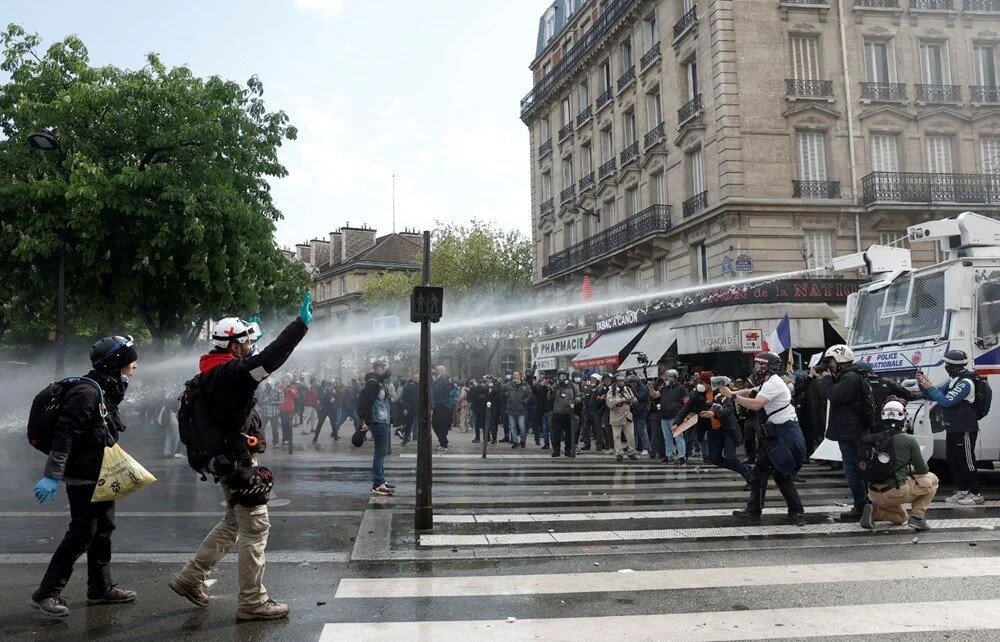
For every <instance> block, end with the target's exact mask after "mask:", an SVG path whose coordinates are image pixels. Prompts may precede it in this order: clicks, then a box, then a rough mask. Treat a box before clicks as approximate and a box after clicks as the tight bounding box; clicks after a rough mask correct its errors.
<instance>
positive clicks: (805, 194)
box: [792, 181, 840, 198]
mask: <svg viewBox="0 0 1000 642" xmlns="http://www.w3.org/2000/svg"><path fill="white" fill-rule="evenodd" d="M792 196H794V197H795V198H840V181H792Z"/></svg>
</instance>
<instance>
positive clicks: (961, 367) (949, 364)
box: [944, 350, 969, 377]
mask: <svg viewBox="0 0 1000 642" xmlns="http://www.w3.org/2000/svg"><path fill="white" fill-rule="evenodd" d="M968 365H969V355H967V354H965V352H963V351H961V350H949V351H948V352H945V353H944V369H945V372H947V373H948V375H949V376H952V377H954V376H955V375H957V374H959V373H960V372H964V371H965V369H966V368H967V367H968Z"/></svg>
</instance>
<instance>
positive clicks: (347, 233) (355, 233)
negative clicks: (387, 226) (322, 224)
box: [340, 225, 375, 261]
mask: <svg viewBox="0 0 1000 642" xmlns="http://www.w3.org/2000/svg"><path fill="white" fill-rule="evenodd" d="M340 233H341V235H343V238H344V242H343V243H342V244H341V255H340V256H341V261H348V260H350V259H352V258H354V257H355V256H357V255H358V254H361V253H362V252H364V251H365V250H369V249H371V248H373V247H375V230H373V229H369V228H368V227H367V226H362V227H350V226H349V225H345V226H344V227H342V228H340Z"/></svg>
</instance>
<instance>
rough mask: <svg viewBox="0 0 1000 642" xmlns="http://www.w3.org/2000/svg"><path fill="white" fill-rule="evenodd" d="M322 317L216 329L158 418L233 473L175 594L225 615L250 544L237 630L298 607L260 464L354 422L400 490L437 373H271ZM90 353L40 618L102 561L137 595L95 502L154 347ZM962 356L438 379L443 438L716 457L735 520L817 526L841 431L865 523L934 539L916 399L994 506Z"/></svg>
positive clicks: (960, 480) (41, 495)
mask: <svg viewBox="0 0 1000 642" xmlns="http://www.w3.org/2000/svg"><path fill="white" fill-rule="evenodd" d="M311 321H312V308H311V298H310V297H309V295H306V298H305V300H304V301H303V305H302V310H301V312H300V315H299V317H298V318H296V319H295V320H294V321H293V322H292V323H290V324H289V325H288V326H287V327H286V328H285V329H284V330H283V331H282V332H281V333H280V335H279V336H278V337H277V338H276V339H275V340H274V341H272V342H271V343H270V344H269V345H268V346H267V347H266V348H264V349H263V350H261V351H258V350H257V347H256V345H255V344H256V342H257V340H258V339H260V338H261V337H262V336H263V333H262V332H261V330H260V328H259V324H257V323H256V322H255V321H251V322H249V323H247V322H244V321H242V320H240V319H238V318H235V317H233V318H227V319H223V320H222V321H220V322H219V323H218V324H217V326H216V328H215V330H214V331H213V337H212V340H213V343H214V346H213V349H212V350H211V351H210V352H208V353H207V354H204V355H202V357H201V359H200V362H199V374H198V375H196V376H195V377H194V378H192V379H191V380H189V381H188V382H185V384H184V393H183V395H182V397H181V399H180V400H168V401H167V402H166V403H164V404H162V406H161V407H159V409H158V415H157V420H158V421H159V422H160V423H161V424H164V422H166V423H165V424H164V425H167V426H168V427H169V430H168V432H167V437H166V441H165V449H164V454H165V455H166V456H168V457H173V456H177V455H180V450H181V445H180V443H179V442H180V441H183V446H184V447H185V448H186V454H185V455H181V456H184V457H186V458H187V460H188V463H189V464H190V465H191V467H192V468H194V470H196V471H197V472H199V473H200V474H201V475H202V476H203V479H205V478H207V476H209V475H210V476H212V477H213V478H215V480H216V481H218V482H219V486H220V488H221V491H222V494H223V496H224V498H225V500H226V510H225V513H224V514H223V517H222V520H221V521H220V522H219V523H218V524H217V525H216V526H215V528H214V529H212V531H211V532H209V533H208V535H207V536H206V537H205V539H204V541H203V542H202V544H201V545H200V546H199V548H198V550H197V551H196V552H195V553H194V555H193V556H192V558H191V559H190V561H188V562H187V564H185V565H184V567H183V568H182V569H181V570H180V572H179V573H178V574H177V575H176V576H175V577H173V579H171V580H170V581H169V586H170V588H171V589H172V590H173V591H174V592H175V593H177V594H178V595H180V596H181V597H183V598H185V599H187V600H188V601H189V602H191V603H192V604H194V605H196V606H198V607H200V608H205V607H207V606H209V604H210V598H209V596H208V595H207V594H206V593H205V591H204V585H205V581H206V579H207V578H208V576H209V574H210V573H211V572H212V570H213V568H214V567H215V566H216V564H217V563H218V561H219V560H220V559H221V557H222V556H224V555H225V554H226V553H227V552H228V551H229V550H231V549H232V548H234V547H237V548H238V551H239V555H238V575H239V585H240V590H239V596H238V603H239V605H238V609H237V613H236V617H237V618H238V619H241V620H269V619H277V618H283V617H285V616H287V614H288V606H287V605H286V604H282V603H279V602H276V601H275V600H273V599H272V598H271V597H270V595H269V594H268V592H267V590H266V589H265V588H264V585H263V582H262V580H263V575H264V567H265V547H266V543H267V537H268V532H269V528H270V523H269V520H268V512H267V501H268V495H269V492H270V489H271V486H272V484H273V476H272V474H271V471H270V470H269V469H267V468H265V467H263V466H260V465H259V461H258V456H259V455H260V454H261V453H263V452H264V450H265V448H266V437H267V429H268V426H270V427H271V434H272V439H273V442H274V443H277V444H281V445H284V444H288V443H290V442H291V441H292V437H293V430H294V427H295V426H301V432H302V434H303V435H308V434H311V435H312V440H313V441H314V442H315V441H317V440H318V439H319V437H320V436H321V433H322V431H323V429H324V427H325V425H326V422H327V420H329V422H330V425H331V428H330V430H331V438H332V439H333V440H334V441H336V440H339V438H340V430H341V427H342V425H343V424H344V423H345V422H346V421H347V420H348V419H350V420H351V422H352V424H353V427H354V434H353V436H352V439H351V441H352V443H353V444H354V445H355V446H360V445H362V444H363V443H364V441H366V434H367V435H371V440H372V441H373V442H374V453H373V461H372V486H371V494H372V495H383V496H389V495H392V494H393V493H394V492H395V486H394V485H393V484H391V483H389V482H388V481H387V480H386V478H385V470H384V460H385V457H386V456H387V455H388V453H389V451H390V448H391V439H392V434H393V428H395V430H394V434H395V435H396V437H397V438H398V439H399V440H400V444H401V446H406V445H407V444H408V443H409V442H410V440H411V439H412V438H413V437H414V435H415V434H416V432H415V431H416V427H417V420H418V416H419V407H420V399H419V398H420V383H421V375H420V374H413V375H411V376H410V377H408V378H397V379H396V380H395V381H393V378H392V373H391V371H390V369H389V365H388V364H387V363H386V362H385V361H383V360H378V361H375V362H374V363H373V364H372V368H371V370H370V372H368V373H366V374H365V375H364V376H363V377H359V378H353V379H350V380H346V381H342V380H339V379H330V380H321V381H309V380H307V378H306V377H303V376H292V375H286V376H285V377H284V378H283V379H280V380H276V379H274V378H272V377H271V375H272V374H273V373H275V371H276V370H277V369H278V368H279V367H280V366H281V365H283V364H284V363H285V361H286V360H287V359H288V358H289V356H290V355H291V353H292V351H293V350H294V349H295V347H296V345H298V343H299V342H300V341H301V340H302V338H303V337H304V336H305V334H306V332H307V330H308V325H309V323H310V322H311ZM90 356H91V363H92V365H93V370H91V371H90V372H89V373H88V374H87V376H86V377H84V378H76V379H74V380H73V383H72V384H68V387H67V388H66V390H67V392H65V394H64V395H63V396H62V397H61V398H60V399H59V402H58V405H57V406H52V405H51V404H50V406H49V407H55V408H56V409H57V410H58V413H57V414H56V415H54V416H55V419H54V421H55V425H54V427H53V429H52V443H51V447H50V448H49V449H48V450H46V451H45V452H47V454H48V457H47V461H46V464H45V468H44V473H43V477H42V479H41V480H40V481H39V482H38V484H36V486H35V497H36V498H37V499H38V501H39V503H42V502H45V501H46V500H49V499H54V498H55V495H56V492H57V489H58V488H59V482H60V481H62V482H63V483H64V484H65V485H66V492H67V495H68V496H69V503H70V515H71V522H70V526H69V529H68V530H67V532H66V535H65V537H64V539H63V541H62V543H61V544H60V545H59V547H58V548H57V550H56V552H55V554H54V555H53V557H52V560H51V562H50V564H49V566H48V569H47V570H46V572H45V575H44V577H43V579H42V581H41V583H40V585H39V588H38V590H37V591H36V592H35V593H34V595H33V596H32V599H31V606H32V607H33V608H34V609H36V610H37V611H39V612H41V613H42V614H44V615H46V616H50V617H65V616H66V615H68V614H69V609H68V607H67V603H66V601H65V600H64V599H63V598H62V596H61V593H62V591H63V589H64V588H65V587H66V585H67V581H68V580H69V577H70V574H71V573H72V570H73V565H74V563H75V562H76V560H77V559H78V558H79V557H81V556H82V555H83V554H84V553H86V554H87V565H88V582H87V583H88V600H87V601H88V603H89V604H120V603H125V602H130V601H133V600H134V599H135V597H136V594H135V592H133V591H129V590H126V589H123V588H119V587H118V586H116V585H115V584H114V583H113V582H112V580H111V573H110V567H109V564H110V559H111V539H110V538H111V534H112V532H113V531H114V528H115V524H114V502H113V501H107V502H103V501H91V497H92V496H93V492H94V489H95V487H96V484H97V483H98V478H99V475H100V474H101V469H102V453H103V451H104V449H105V448H106V447H111V446H113V445H115V444H116V443H117V441H118V439H119V436H120V434H121V433H122V432H123V431H124V430H125V428H126V426H125V423H124V421H122V418H121V415H120V413H119V404H120V403H121V402H122V401H123V400H124V397H125V393H126V390H127V388H128V385H129V381H130V379H131V377H132V376H133V375H134V373H135V371H136V367H137V364H136V362H137V360H138V353H137V351H136V349H135V347H134V346H133V342H132V340H131V338H130V337H117V336H116V337H107V338H105V339H102V340H100V341H98V342H97V343H95V344H94V347H93V349H92V351H91V355H90ZM944 361H945V369H946V371H947V373H948V376H949V379H948V380H947V381H945V382H943V383H941V384H939V385H935V384H933V383H932V382H931V381H929V380H928V379H927V378H926V377H924V376H923V375H921V374H918V376H917V380H916V382H917V383H916V386H914V387H913V388H912V389H904V388H902V387H900V386H899V385H897V384H894V383H893V382H891V381H888V380H885V379H883V378H881V377H879V376H878V375H877V374H876V373H874V372H872V370H871V368H870V367H867V366H866V364H864V363H863V362H858V361H856V360H855V357H854V354H853V353H852V351H851V349H850V348H849V347H848V346H846V345H835V346H832V347H831V348H829V349H828V350H827V351H826V352H825V353H824V355H823V359H822V361H821V363H819V364H818V365H817V366H815V367H813V368H811V369H810V370H809V372H808V373H805V372H802V373H797V374H796V375H795V376H788V375H786V374H785V364H784V362H783V360H782V359H781V358H780V357H779V356H778V355H776V354H774V353H770V352H762V353H759V354H757V355H755V357H754V359H753V371H752V374H751V376H750V377H749V378H748V379H747V380H742V379H732V378H730V377H729V376H726V375H724V374H717V373H714V372H710V371H699V370H695V371H692V372H691V373H690V374H688V375H687V376H683V377H682V376H681V374H680V373H679V372H678V371H677V370H673V369H665V370H663V371H662V372H660V373H659V374H658V375H657V376H656V377H651V378H644V377H640V376H639V374H638V373H637V372H629V373H624V372H616V373H614V374H612V373H589V374H587V375H586V376H584V373H581V372H568V371H565V370H564V371H559V372H557V373H556V374H555V376H539V377H535V376H534V375H533V374H532V373H525V374H523V375H522V373H521V372H517V371H511V372H507V373H505V374H504V375H503V376H502V377H495V376H492V375H485V376H483V377H482V378H477V379H468V380H466V381H464V382H459V383H456V382H454V381H453V380H452V379H451V377H450V376H449V375H448V372H447V370H446V368H445V367H443V366H438V367H437V368H435V369H434V370H433V371H432V372H431V373H428V375H429V377H430V379H431V381H430V382H429V383H430V385H429V394H430V401H431V404H432V409H433V410H432V427H433V431H434V434H435V436H436V438H437V441H438V444H437V450H438V452H446V451H447V450H448V447H449V443H450V442H449V436H450V433H451V432H452V431H454V430H457V431H458V432H459V433H464V434H468V433H472V435H471V436H472V439H471V441H472V443H483V442H488V444H486V445H485V446H484V447H499V445H500V444H501V443H502V444H505V445H506V444H509V446H510V448H512V449H524V448H526V447H527V445H528V444H529V438H533V441H534V444H535V446H536V447H538V448H540V449H542V450H549V451H550V454H551V457H552V458H558V457H568V458H571V459H574V458H576V457H578V456H579V455H581V454H582V453H584V452H587V451H593V453H595V454H597V453H602V454H605V455H607V456H613V457H614V458H615V459H616V460H617V461H619V462H623V461H625V460H626V459H628V460H637V459H639V458H641V457H643V458H644V457H648V458H650V459H658V460H659V461H660V462H661V463H662V464H664V465H665V466H674V467H683V466H686V465H688V464H689V463H690V461H691V460H692V459H695V458H700V459H701V461H702V462H703V463H711V464H713V465H715V466H718V467H721V468H724V469H727V470H730V471H732V472H733V473H734V474H737V475H739V476H740V477H741V478H742V479H743V481H744V482H745V487H744V490H745V491H747V492H748V493H749V495H748V498H747V503H746V506H745V507H744V508H741V509H738V510H735V511H733V515H734V516H735V517H737V518H739V519H742V520H747V521H751V522H758V521H759V520H760V518H761V514H762V512H763V508H764V504H765V494H766V491H767V488H768V482H769V480H770V479H771V478H772V477H773V478H774V480H775V483H776V485H777V487H778V490H779V491H780V493H781V495H782V497H783V499H784V501H785V504H786V506H787V511H788V517H787V518H788V521H789V523H791V524H795V525H804V524H805V523H806V521H807V519H806V514H805V507H804V506H803V504H802V501H801V499H800V497H799V494H798V491H797V489H796V485H795V484H796V481H797V480H798V473H799V471H800V469H801V468H802V466H803V465H804V464H805V463H806V462H807V461H808V460H809V456H810V453H812V452H813V449H814V447H815V445H816V443H817V442H818V441H819V440H821V439H823V438H824V437H825V438H827V439H829V440H831V441H834V442H836V443H837V444H838V446H839V450H840V454H841V459H842V461H841V462H840V463H837V464H836V465H837V466H839V467H841V468H842V469H843V471H844V475H845V477H846V481H847V486H848V487H849V489H850V492H851V496H852V500H853V505H852V506H851V508H850V510H847V511H845V512H843V513H842V514H841V515H840V518H841V520H843V521H857V522H860V526H861V527H863V528H866V529H872V528H874V525H875V523H876V522H878V521H887V522H890V523H893V524H898V525H902V524H906V525H908V526H909V527H911V528H913V529H916V530H926V529H928V528H930V526H929V524H928V521H927V519H926V510H927V508H928V506H929V505H930V504H931V501H932V500H933V498H934V496H935V494H936V492H937V488H938V479H937V477H936V476H935V475H934V474H933V473H931V472H930V470H929V468H928V466H927V462H926V460H925V459H924V456H923V454H922V452H921V449H920V447H919V445H918V443H917V441H916V439H915V438H914V437H913V436H912V435H910V434H908V432H907V427H908V426H907V412H906V407H905V404H906V402H907V401H908V400H910V399H916V398H921V397H924V398H927V399H930V400H932V401H934V402H936V404H937V407H938V408H939V409H940V413H941V415H940V420H939V421H938V425H939V426H940V427H941V429H942V430H944V431H946V433H947V434H946V440H945V441H946V447H947V463H948V465H949V467H950V469H951V475H952V477H953V478H954V480H955V484H956V487H957V488H956V492H955V493H954V494H953V495H952V496H951V497H949V498H948V499H947V501H948V502H951V503H954V504H957V505H960V506H967V507H974V506H981V505H983V504H984V503H985V499H984V497H983V495H982V494H981V491H980V486H979V481H978V476H977V473H976V467H975V460H974V457H973V452H974V449H975V443H976V437H977V435H978V430H979V424H978V421H979V419H980V418H981V417H982V416H984V415H985V414H986V413H987V412H988V406H989V400H990V399H991V398H992V393H991V392H990V391H989V386H988V384H987V383H985V380H984V379H983V378H981V377H979V376H978V375H976V374H975V373H974V372H973V371H971V370H969V360H968V357H967V355H966V354H965V353H964V352H962V351H960V350H949V351H948V352H947V353H946V354H945V355H944ZM67 381H69V380H67ZM84 382H89V384H91V385H85V383H84ZM175 402H176V403H175ZM165 417H166V419H165ZM30 421H31V420H30V419H29V424H30ZM740 450H742V454H741V453H740ZM907 507H908V508H907Z"/></svg>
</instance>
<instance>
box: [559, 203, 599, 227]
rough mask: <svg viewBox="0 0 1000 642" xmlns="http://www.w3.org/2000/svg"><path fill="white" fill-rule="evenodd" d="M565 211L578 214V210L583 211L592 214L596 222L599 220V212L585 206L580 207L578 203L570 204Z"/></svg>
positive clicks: (588, 214)
mask: <svg viewBox="0 0 1000 642" xmlns="http://www.w3.org/2000/svg"><path fill="white" fill-rule="evenodd" d="M566 211H567V212H569V213H570V214H579V213H580V212H583V213H584V214H586V215H587V216H593V217H594V218H595V219H597V222H598V223H600V222H601V213H600V212H596V211H594V210H592V209H589V208H586V207H580V206H579V205H571V206H569V207H568V208H567V209H566Z"/></svg>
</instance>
